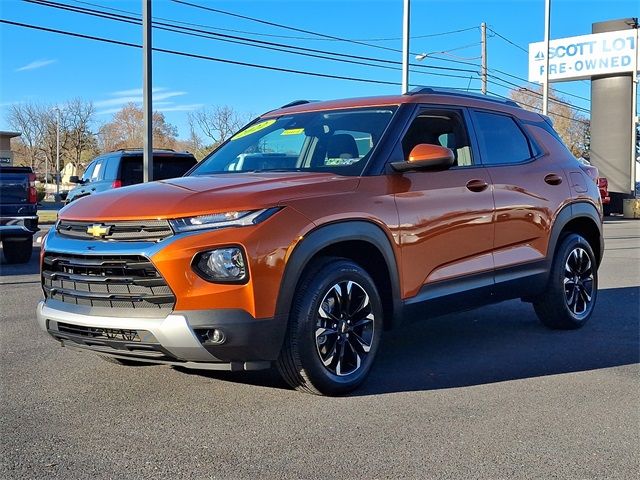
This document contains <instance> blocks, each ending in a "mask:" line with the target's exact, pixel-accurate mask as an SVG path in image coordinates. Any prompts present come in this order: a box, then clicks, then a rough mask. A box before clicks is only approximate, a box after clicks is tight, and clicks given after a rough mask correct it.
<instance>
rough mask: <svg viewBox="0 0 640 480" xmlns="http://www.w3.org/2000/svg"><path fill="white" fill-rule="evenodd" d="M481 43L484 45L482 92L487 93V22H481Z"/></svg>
mask: <svg viewBox="0 0 640 480" xmlns="http://www.w3.org/2000/svg"><path fill="white" fill-rule="evenodd" d="M480 43H481V45H482V94H483V95H486V94H487V24H486V23H484V22H482V23H481V24H480Z"/></svg>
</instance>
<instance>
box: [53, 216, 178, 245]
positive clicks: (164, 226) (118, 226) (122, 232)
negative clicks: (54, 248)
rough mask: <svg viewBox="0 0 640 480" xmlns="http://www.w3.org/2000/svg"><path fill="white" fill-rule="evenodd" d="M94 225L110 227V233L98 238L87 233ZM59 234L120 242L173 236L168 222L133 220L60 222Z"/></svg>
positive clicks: (152, 239)
mask: <svg viewBox="0 0 640 480" xmlns="http://www.w3.org/2000/svg"><path fill="white" fill-rule="evenodd" d="M93 225H104V226H105V227H108V229H109V233H108V234H107V235H105V236H103V237H99V238H96V237H94V236H93V235H91V234H90V233H88V232H87V229H88V228H90V227H92V226H93ZM56 230H57V232H58V233H59V234H60V235H61V236H63V237H69V238H77V239H83V240H120V241H152V242H158V241H160V240H163V239H165V238H167V237H170V236H172V235H173V230H172V229H171V226H170V225H169V221H168V220H132V221H124V220H123V221H111V222H109V221H108V222H100V221H95V222H85V221H73V220H59V221H58V223H57V225H56Z"/></svg>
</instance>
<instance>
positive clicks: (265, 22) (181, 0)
mask: <svg viewBox="0 0 640 480" xmlns="http://www.w3.org/2000/svg"><path fill="white" fill-rule="evenodd" d="M171 1H172V2H174V3H179V4H182V5H186V6H189V7H192V8H198V9H201V10H206V11H208V12H214V13H219V14H221V15H227V16H230V17H236V18H242V19H243V20H249V21H251V22H256V23H261V24H263V25H269V26H271V27H278V28H283V29H285V30H291V31H293V32H299V33H305V34H307V35H315V36H317V37H322V38H326V39H330V40H335V41H340V42H346V43H352V44H356V45H362V46H365V47H372V48H378V49H380V50H387V51H390V52H402V50H398V49H396V48H390V47H383V46H382V45H375V44H372V43H367V42H361V41H358V40H351V39H349V38H342V37H337V36H335V35H327V34H326V33H320V32H314V31H312V30H305V29H304V28H297V27H291V26H289V25H283V24H281V23H276V22H270V21H268V20H262V19H260V18H255V17H249V16H247V15H241V14H239V13H233V12H229V11H226V10H220V9H219V8H213V7H206V6H204V5H198V4H197V3H191V2H186V1H184V0H171ZM412 55H413V54H412Z"/></svg>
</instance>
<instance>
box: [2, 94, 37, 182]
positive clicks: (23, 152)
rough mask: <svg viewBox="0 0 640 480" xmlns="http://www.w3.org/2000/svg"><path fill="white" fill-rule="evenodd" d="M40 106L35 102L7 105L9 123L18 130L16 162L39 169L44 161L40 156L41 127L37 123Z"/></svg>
mask: <svg viewBox="0 0 640 480" xmlns="http://www.w3.org/2000/svg"><path fill="white" fill-rule="evenodd" d="M40 111H41V109H40V107H39V106H38V105H37V104H35V103H17V104H13V105H11V106H10V107H9V125H10V126H11V128H12V129H13V130H15V131H17V132H20V133H21V135H20V139H19V145H20V147H19V148H17V152H16V153H18V155H16V156H17V157H18V158H16V162H17V163H21V164H24V165H28V166H30V167H31V168H33V169H34V170H40V166H41V164H42V163H43V162H44V158H43V157H42V150H41V148H40V146H41V145H42V128H41V126H40V125H39V124H38V122H39V120H38V119H39V117H40Z"/></svg>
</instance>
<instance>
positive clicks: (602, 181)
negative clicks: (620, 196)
mask: <svg viewBox="0 0 640 480" xmlns="http://www.w3.org/2000/svg"><path fill="white" fill-rule="evenodd" d="M578 162H580V163H581V164H582V165H584V168H583V170H584V171H585V172H586V173H587V175H589V177H591V179H592V180H593V181H594V182H595V183H596V185H598V191H599V192H600V200H601V201H602V206H603V212H604V215H609V211H608V210H609V209H608V205H609V204H610V203H611V197H610V196H609V180H607V178H606V177H601V176H600V172H599V171H598V168H597V167H594V166H593V165H591V162H590V161H589V160H587V159H586V158H578Z"/></svg>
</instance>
